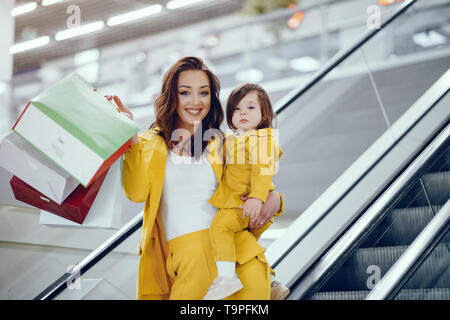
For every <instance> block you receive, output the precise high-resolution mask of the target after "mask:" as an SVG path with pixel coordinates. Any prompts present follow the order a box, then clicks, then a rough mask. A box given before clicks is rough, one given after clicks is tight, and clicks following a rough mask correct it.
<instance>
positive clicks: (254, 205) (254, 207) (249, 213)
mask: <svg viewBox="0 0 450 320" xmlns="http://www.w3.org/2000/svg"><path fill="white" fill-rule="evenodd" d="M261 207H262V201H261V200H259V199H256V198H250V199H247V200H246V201H245V203H244V204H243V205H242V206H240V208H242V217H243V218H245V217H250V218H252V217H254V216H256V215H257V214H259V211H261Z"/></svg>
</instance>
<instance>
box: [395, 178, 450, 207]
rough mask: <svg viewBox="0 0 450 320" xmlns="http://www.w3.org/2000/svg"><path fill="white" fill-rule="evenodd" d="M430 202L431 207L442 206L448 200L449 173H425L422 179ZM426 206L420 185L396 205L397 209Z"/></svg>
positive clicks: (425, 199)
mask: <svg viewBox="0 0 450 320" xmlns="http://www.w3.org/2000/svg"><path fill="white" fill-rule="evenodd" d="M422 181H423V184H424V186H425V189H426V191H427V194H428V197H429V199H430V202H431V204H432V205H433V206H435V205H444V204H445V202H446V201H447V200H448V199H449V198H450V171H443V172H433V173H427V174H426V175H424V176H423V177H422ZM424 206H428V201H427V198H426V197H425V193H424V192H423V190H422V186H421V184H420V183H417V184H416V185H415V186H414V187H413V188H412V190H411V191H410V192H409V193H408V194H407V195H406V196H405V197H404V198H403V199H402V200H401V201H400V202H399V203H398V205H397V208H407V207H424Z"/></svg>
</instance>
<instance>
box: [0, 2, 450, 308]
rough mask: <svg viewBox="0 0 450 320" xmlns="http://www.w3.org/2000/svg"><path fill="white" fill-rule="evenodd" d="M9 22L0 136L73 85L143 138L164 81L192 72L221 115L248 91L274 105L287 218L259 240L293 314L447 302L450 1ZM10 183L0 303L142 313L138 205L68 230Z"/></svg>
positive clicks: (105, 13)
mask: <svg viewBox="0 0 450 320" xmlns="http://www.w3.org/2000/svg"><path fill="white" fill-rule="evenodd" d="M0 18H1V19H0V30H2V31H1V34H2V37H1V38H0V138H1V139H4V138H5V137H7V136H9V135H10V134H11V131H12V130H13V126H14V125H15V124H16V123H17V121H18V119H19V116H21V114H22V112H23V111H24V110H25V107H26V106H27V105H28V103H29V102H30V101H31V100H32V99H33V98H34V97H36V96H38V95H39V94H40V93H41V92H43V91H44V90H46V89H47V88H49V87H51V86H53V85H54V84H55V83H58V81H60V80H61V79H63V78H65V77H66V76H68V75H70V74H72V73H74V72H76V73H78V74H79V75H81V77H83V78H84V79H85V80H86V81H87V82H88V83H89V84H90V85H92V87H93V88H96V89H97V92H99V93H100V94H102V95H117V96H118V97H120V98H121V100H122V101H123V103H124V104H125V105H126V106H127V107H128V108H129V109H130V110H131V111H132V113H133V115H134V121H135V122H136V124H137V125H138V127H139V132H144V131H145V130H147V129H148V127H149V126H150V125H151V124H152V123H153V121H154V120H155V112H154V101H155V99H156V98H157V97H158V95H159V94H160V91H161V84H162V79H163V76H164V74H165V73H166V71H167V70H168V69H169V68H170V66H172V65H173V64H174V63H175V62H176V61H178V60H179V59H180V58H182V57H185V56H197V57H200V58H202V59H203V60H204V62H205V63H206V64H207V65H208V67H209V68H210V69H211V70H212V71H213V72H214V73H215V74H216V75H217V76H218V78H219V80H220V84H221V90H220V99H221V101H222V105H223V107H225V104H226V100H227V97H228V95H229V94H230V92H231V91H232V89H233V88H234V87H235V86H236V85H238V84H240V83H243V82H253V83H258V84H259V85H261V86H262V87H263V88H264V89H265V90H266V91H267V93H268V94H269V96H270V99H271V101H272V104H273V109H274V112H275V113H276V118H275V128H276V129H277V132H278V133H279V136H278V138H279V143H280V146H281V148H282V150H283V155H282V157H281V159H280V163H279V167H278V171H277V173H276V174H275V175H274V177H273V182H274V184H275V188H276V191H278V192H279V193H280V194H281V195H282V197H283V209H284V211H283V214H282V215H281V216H279V217H275V221H274V223H273V225H272V226H271V227H270V228H269V229H268V230H267V231H265V232H264V233H263V234H262V235H261V238H260V239H259V243H260V244H261V245H262V246H263V247H264V248H266V251H265V256H266V258H267V260H268V261H269V263H270V265H271V267H272V268H273V269H274V271H275V272H276V279H277V281H280V282H281V283H283V284H285V285H286V286H287V287H288V288H289V289H290V294H289V296H288V297H287V299H289V300H364V299H365V300H394V299H396V300H450V232H449V229H450V200H449V199H450V121H449V120H450V93H449V89H450V1H448V0H291V1H282V0H273V1H268V0H129V1H128V0H127V1H125V0H34V1H33V0H2V1H1V2H0ZM222 125H223V129H226V127H227V122H226V121H224V122H223V123H222ZM36 127H38V124H36ZM2 144H3V145H5V144H4V143H3V141H2V143H1V144H0V158H1V149H2ZM7 157H8V156H7ZM6 162H8V161H6ZM16 162H19V158H14V157H12V156H10V157H9V163H16ZM42 174H43V173H42ZM14 175H15V174H14V172H11V170H7V169H6V168H4V167H2V166H1V160H0V261H1V263H0V299H2V300H32V299H36V300H134V299H136V283H137V274H138V273H137V270H138V264H139V259H140V257H139V254H138V252H139V246H140V241H141V232H142V221H143V210H144V204H143V203H134V202H131V201H130V200H128V199H127V197H126V196H125V194H124V193H123V192H122V193H118V194H117V196H116V197H110V198H114V203H111V205H112V207H111V208H110V209H109V210H104V212H103V214H104V215H105V216H107V217H106V218H105V219H109V220H108V221H106V220H105V221H102V223H96V222H95V221H93V219H91V220H92V221H93V222H92V223H91V221H89V219H88V218H89V213H88V215H87V218H86V222H87V223H82V224H79V223H75V222H72V221H69V222H67V221H66V219H63V218H61V217H57V218H55V215H54V214H52V213H48V212H45V211H44V210H41V209H39V208H37V207H35V206H33V205H31V204H28V203H26V202H22V201H19V200H18V199H17V195H16V193H15V192H13V188H12V182H11V181H12V180H11V179H12V178H13V176H14ZM111 176H112V175H111ZM107 177H108V176H107ZM119 179H120V177H119ZM110 202H111V201H110ZM94 204H95V202H94ZM92 218H93V217H92Z"/></svg>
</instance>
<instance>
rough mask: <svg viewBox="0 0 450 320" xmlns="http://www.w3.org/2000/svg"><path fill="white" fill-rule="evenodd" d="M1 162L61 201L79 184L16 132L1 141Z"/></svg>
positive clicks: (0, 164)
mask: <svg viewBox="0 0 450 320" xmlns="http://www.w3.org/2000/svg"><path fill="white" fill-rule="evenodd" d="M0 166H1V167H3V168H4V169H6V170H8V171H9V172H10V173H12V174H13V175H15V176H17V177H18V178H20V179H21V180H23V181H25V182H26V183H27V184H29V185H30V186H32V187H33V188H34V189H36V190H38V191H39V192H41V193H42V194H44V195H45V196H47V197H48V198H50V199H51V200H53V201H54V202H56V203H58V204H61V203H62V202H63V201H64V200H65V199H66V198H67V196H68V195H69V194H71V193H72V191H73V190H75V188H76V187H77V186H78V185H79V183H78V181H77V180H75V179H74V178H73V177H71V176H70V175H69V174H68V173H67V172H65V171H64V170H62V169H61V168H59V167H58V166H57V165H56V164H55V163H54V162H53V161H51V160H50V159H48V158H47V157H46V156H45V155H44V154H43V153H42V152H40V151H39V150H37V149H36V148H35V147H33V146H32V145H30V144H29V143H28V142H27V141H25V140H24V139H23V138H21V137H20V136H19V135H17V134H16V133H14V132H11V133H10V134H9V135H7V136H6V137H5V138H4V139H3V140H2V142H1V143H0Z"/></svg>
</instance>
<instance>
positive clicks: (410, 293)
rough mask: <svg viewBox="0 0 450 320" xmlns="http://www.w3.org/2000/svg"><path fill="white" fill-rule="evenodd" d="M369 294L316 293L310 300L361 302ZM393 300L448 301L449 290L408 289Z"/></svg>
mask: <svg viewBox="0 0 450 320" xmlns="http://www.w3.org/2000/svg"><path fill="white" fill-rule="evenodd" d="M368 294H369V290H364V291H336V292H318V293H315V294H314V295H313V296H312V297H311V298H310V299H311V300H363V299H364V298H365V297H366V296H367V295H368ZM395 300H450V288H433V289H408V290H402V291H400V292H399V294H398V295H397V297H396V298H395Z"/></svg>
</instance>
